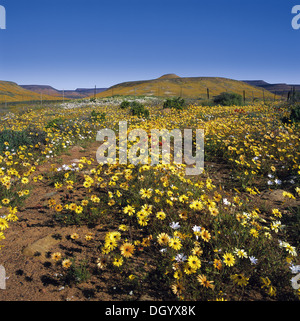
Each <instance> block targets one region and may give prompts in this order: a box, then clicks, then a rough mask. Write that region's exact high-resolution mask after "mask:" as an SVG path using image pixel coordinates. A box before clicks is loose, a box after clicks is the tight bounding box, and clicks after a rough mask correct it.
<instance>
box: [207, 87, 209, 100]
mask: <svg viewBox="0 0 300 321" xmlns="http://www.w3.org/2000/svg"><path fill="white" fill-rule="evenodd" d="M207 99H209V88H207Z"/></svg>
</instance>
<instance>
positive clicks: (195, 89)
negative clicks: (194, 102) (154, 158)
mask: <svg viewBox="0 0 300 321" xmlns="http://www.w3.org/2000/svg"><path fill="white" fill-rule="evenodd" d="M207 89H208V90H209V93H208V91H207ZM244 91H245V95H246V99H247V100H251V101H252V100H254V99H259V100H263V98H265V99H267V100H273V99H274V94H273V93H271V92H269V91H266V90H263V89H262V88H259V87H254V86H251V85H249V84H246V83H245V82H242V81H238V80H233V79H228V78H221V77H184V78H181V77H179V76H176V75H174V74H168V75H163V76H162V77H160V78H158V79H152V80H141V81H131V82H123V83H120V84H117V85H114V86H112V87H110V88H108V89H107V90H105V91H103V92H102V93H99V94H98V95H97V97H98V98H101V97H108V96H113V95H137V96H138V95H152V96H167V97H168V96H169V97H172V96H180V97H191V98H202V99H207V98H212V97H214V96H217V95H219V94H221V93H222V92H235V93H237V94H240V95H243V93H244ZM208 94H209V97H208ZM277 98H279V96H277Z"/></svg>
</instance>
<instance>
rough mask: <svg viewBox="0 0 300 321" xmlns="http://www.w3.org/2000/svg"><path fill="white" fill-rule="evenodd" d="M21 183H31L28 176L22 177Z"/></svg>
mask: <svg viewBox="0 0 300 321" xmlns="http://www.w3.org/2000/svg"><path fill="white" fill-rule="evenodd" d="M21 183H22V184H28V183H29V179H28V178H27V177H23V178H22V179H21Z"/></svg>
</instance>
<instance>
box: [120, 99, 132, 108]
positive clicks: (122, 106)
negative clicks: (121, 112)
mask: <svg viewBox="0 0 300 321" xmlns="http://www.w3.org/2000/svg"><path fill="white" fill-rule="evenodd" d="M128 107H130V102H129V101H127V100H124V101H122V103H121V105H120V108H121V109H126V108H128Z"/></svg>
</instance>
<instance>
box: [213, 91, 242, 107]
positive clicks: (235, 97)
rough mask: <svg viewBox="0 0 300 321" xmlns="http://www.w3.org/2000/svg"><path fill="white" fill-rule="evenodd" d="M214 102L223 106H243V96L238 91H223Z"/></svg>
mask: <svg viewBox="0 0 300 321" xmlns="http://www.w3.org/2000/svg"><path fill="white" fill-rule="evenodd" d="M214 103H215V104H218V105H222V106H233V105H235V106H241V105H242V104H243V97H242V96H241V95H239V94H236V93H228V92H223V93H221V94H220V95H218V96H216V97H215V98H214Z"/></svg>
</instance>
